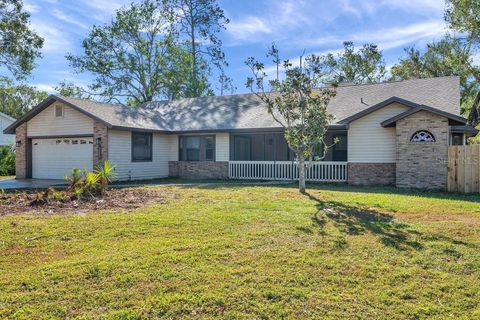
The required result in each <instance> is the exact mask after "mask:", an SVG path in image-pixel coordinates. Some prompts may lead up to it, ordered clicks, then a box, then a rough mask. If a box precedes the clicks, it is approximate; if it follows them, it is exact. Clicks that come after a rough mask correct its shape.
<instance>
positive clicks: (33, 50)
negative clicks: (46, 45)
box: [0, 0, 43, 79]
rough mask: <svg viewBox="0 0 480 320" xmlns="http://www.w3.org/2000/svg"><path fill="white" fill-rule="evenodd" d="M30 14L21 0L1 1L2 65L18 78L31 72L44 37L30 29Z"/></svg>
mask: <svg viewBox="0 0 480 320" xmlns="http://www.w3.org/2000/svg"><path fill="white" fill-rule="evenodd" d="M29 22H30V14H29V13H27V12H25V11H23V2H22V1H21V0H1V1H0V65H1V66H3V67H4V68H6V69H7V70H8V71H9V72H10V73H11V74H12V75H13V76H14V77H15V78H16V79H22V78H24V77H25V76H26V75H28V74H30V72H31V71H32V69H33V68H34V67H35V59H36V58H38V57H40V56H41V54H40V49H41V48H42V46H43V39H42V38H41V37H40V36H38V35H37V34H36V33H35V32H33V31H32V30H30V29H29Z"/></svg>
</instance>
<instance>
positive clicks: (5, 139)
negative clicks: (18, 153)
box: [0, 112, 15, 147]
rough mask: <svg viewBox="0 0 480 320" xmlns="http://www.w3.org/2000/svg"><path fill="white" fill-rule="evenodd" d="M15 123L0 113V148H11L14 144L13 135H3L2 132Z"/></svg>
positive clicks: (12, 119)
mask: <svg viewBox="0 0 480 320" xmlns="http://www.w3.org/2000/svg"><path fill="white" fill-rule="evenodd" d="M14 122H15V119H14V118H12V117H10V116H9V115H6V114H5V113H2V112H0V147H3V146H11V145H13V143H14V142H15V136H14V135H13V134H4V133H3V130H4V129H6V128H7V127H8V126H10V125H11V124H12V123H14Z"/></svg>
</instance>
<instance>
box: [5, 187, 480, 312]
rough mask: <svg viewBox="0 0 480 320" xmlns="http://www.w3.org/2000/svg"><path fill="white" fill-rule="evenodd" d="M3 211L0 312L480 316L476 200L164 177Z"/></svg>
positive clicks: (479, 231)
mask: <svg viewBox="0 0 480 320" xmlns="http://www.w3.org/2000/svg"><path fill="white" fill-rule="evenodd" d="M152 188H158V190H160V191H161V192H163V193H164V195H165V196H166V197H167V198H168V201H167V203H166V204H163V205H156V206H153V207H149V208H143V209H139V210H135V211H131V212H128V213H125V212H98V213H93V214H86V215H79V214H76V215H75V214H71V215H24V216H6V217H3V218H1V219H0V253H1V254H0V318H8V319H52V318H58V319H64V318H78V319H92V318H98V319H139V318H175V319H184V318H192V319H198V318H209V319H210V318H220V319H244V318H250V319H258V318H264V319H267V318H270V319H276V318H292V319H298V318H311V319H319V318H322V319H323V318H325V319H338V318H367V319H371V318H373V319H378V318H390V319H445V318H455V319H473V318H480V291H479V290H480V250H479V249H480V202H479V201H480V199H479V196H478V195H477V196H474V195H471V196H465V195H452V194H443V193H421V192H412V191H408V190H403V191H399V190H395V189H393V188H392V189H390V188H352V187H346V186H319V187H312V188H310V189H309V194H308V195H301V194H299V193H298V192H297V191H296V190H295V187H294V186H279V187H273V186H235V185H224V186H221V185H219V186H211V185H208V186H207V185H204V186H196V187H192V186H184V187H182V186H160V187H152Z"/></svg>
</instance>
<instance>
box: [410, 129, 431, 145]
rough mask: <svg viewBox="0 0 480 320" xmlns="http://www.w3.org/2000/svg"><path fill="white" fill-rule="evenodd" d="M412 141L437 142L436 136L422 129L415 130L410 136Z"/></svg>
mask: <svg viewBox="0 0 480 320" xmlns="http://www.w3.org/2000/svg"><path fill="white" fill-rule="evenodd" d="M410 142H414V143H423V142H435V137H434V136H433V134H431V133H430V132H429V131H426V130H420V131H417V132H415V133H414V134H413V135H412V137H411V138H410Z"/></svg>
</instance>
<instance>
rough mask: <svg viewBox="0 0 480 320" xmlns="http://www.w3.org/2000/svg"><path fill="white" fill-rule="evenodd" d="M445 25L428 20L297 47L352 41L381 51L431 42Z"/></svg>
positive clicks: (312, 40)
mask: <svg viewBox="0 0 480 320" xmlns="http://www.w3.org/2000/svg"><path fill="white" fill-rule="evenodd" d="M446 30H447V29H446V25H445V23H444V22H443V21H441V20H430V21H425V22H420V23H415V24H410V25H405V26H395V27H389V28H385V29H375V30H369V31H363V32H358V33H352V34H350V35H348V36H344V37H341V36H327V37H319V38H308V39H303V40H300V41H298V42H297V43H296V45H297V46H307V47H312V46H319V45H328V44H330V45H332V44H335V45H340V44H342V43H343V41H353V42H354V43H355V44H356V45H361V44H364V43H373V44H376V45H378V46H379V48H380V49H382V50H388V49H392V48H397V47H400V46H403V45H405V44H408V43H413V42H416V41H419V40H423V39H429V40H433V39H435V38H436V37H440V36H442V35H444V34H445V31H446Z"/></svg>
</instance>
